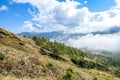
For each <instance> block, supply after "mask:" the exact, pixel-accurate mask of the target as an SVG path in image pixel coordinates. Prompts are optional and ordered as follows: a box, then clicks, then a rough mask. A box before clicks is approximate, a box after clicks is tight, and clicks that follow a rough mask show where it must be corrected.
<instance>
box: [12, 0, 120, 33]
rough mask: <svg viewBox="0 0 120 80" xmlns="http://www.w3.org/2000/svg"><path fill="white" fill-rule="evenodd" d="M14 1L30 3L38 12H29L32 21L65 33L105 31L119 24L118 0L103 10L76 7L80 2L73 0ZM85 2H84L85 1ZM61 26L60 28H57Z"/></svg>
mask: <svg viewBox="0 0 120 80" xmlns="http://www.w3.org/2000/svg"><path fill="white" fill-rule="evenodd" d="M13 2H16V3H30V4H31V5H32V6H34V7H36V8H37V9H38V12H36V13H34V12H33V13H34V14H31V13H32V12H31V11H29V12H30V14H31V15H32V16H33V21H36V22H38V23H40V24H41V25H42V26H44V24H45V25H50V26H48V27H51V28H53V29H57V30H58V29H61V28H63V29H62V30H64V31H65V33H90V32H95V31H105V30H108V29H109V28H111V27H115V26H120V23H119V21H120V18H119V17H120V9H119V7H120V6H119V5H120V1H119V0H115V3H116V6H113V7H111V9H110V10H107V11H103V12H90V11H89V9H88V8H87V7H83V8H78V6H80V5H81V3H79V2H76V1H74V0H66V1H64V2H59V1H57V0H13ZM85 3H86V2H85ZM60 26H61V28H59V27H60ZM65 27H66V28H65Z"/></svg>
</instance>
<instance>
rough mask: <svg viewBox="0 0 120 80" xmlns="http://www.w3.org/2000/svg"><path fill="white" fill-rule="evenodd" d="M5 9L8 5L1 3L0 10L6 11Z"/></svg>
mask: <svg viewBox="0 0 120 80" xmlns="http://www.w3.org/2000/svg"><path fill="white" fill-rule="evenodd" d="M6 10H8V7H7V6H5V5H2V6H1V7H0V11H6Z"/></svg>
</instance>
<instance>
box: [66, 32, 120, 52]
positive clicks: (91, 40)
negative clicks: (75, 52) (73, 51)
mask: <svg viewBox="0 0 120 80" xmlns="http://www.w3.org/2000/svg"><path fill="white" fill-rule="evenodd" d="M119 35H120V33H117V34H113V35H112V34H106V35H92V34H88V35H86V36H83V37H78V38H76V39H68V41H66V43H67V44H68V45H70V46H73V47H76V48H88V49H90V50H91V49H92V50H107V51H120V49H119V48H120V36H119Z"/></svg>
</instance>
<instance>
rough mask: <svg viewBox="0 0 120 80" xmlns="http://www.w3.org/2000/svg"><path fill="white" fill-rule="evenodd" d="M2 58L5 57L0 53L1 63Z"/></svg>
mask: <svg viewBox="0 0 120 80" xmlns="http://www.w3.org/2000/svg"><path fill="white" fill-rule="evenodd" d="M4 58H5V56H4V55H3V54H2V53H0V61H3V60H4Z"/></svg>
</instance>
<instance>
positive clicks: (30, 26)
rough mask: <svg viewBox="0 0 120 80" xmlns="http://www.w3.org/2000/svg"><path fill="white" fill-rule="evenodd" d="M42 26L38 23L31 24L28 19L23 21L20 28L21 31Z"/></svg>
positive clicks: (33, 29)
mask: <svg viewBox="0 0 120 80" xmlns="http://www.w3.org/2000/svg"><path fill="white" fill-rule="evenodd" d="M41 28H42V27H41V26H40V25H39V24H32V23H31V22H30V21H24V24H23V25H22V27H20V30H22V31H28V32H31V31H35V30H36V31H39V30H40V29H41Z"/></svg>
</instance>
